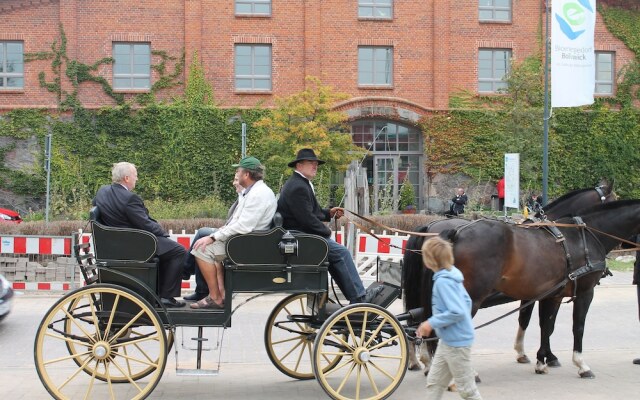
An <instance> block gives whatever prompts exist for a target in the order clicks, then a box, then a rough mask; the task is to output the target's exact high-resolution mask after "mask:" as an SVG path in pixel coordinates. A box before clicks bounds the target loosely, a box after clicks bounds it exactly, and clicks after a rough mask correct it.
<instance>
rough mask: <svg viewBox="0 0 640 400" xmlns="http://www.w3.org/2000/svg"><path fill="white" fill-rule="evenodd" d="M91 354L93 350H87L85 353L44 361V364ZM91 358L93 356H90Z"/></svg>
mask: <svg viewBox="0 0 640 400" xmlns="http://www.w3.org/2000/svg"><path fill="white" fill-rule="evenodd" d="M90 354H91V351H85V352H84V353H77V354H71V355H70V356H65V357H60V358H54V359H53V360H47V361H43V362H42V365H49V364H54V363H59V362H61V361H67V360H71V359H73V358H78V357H82V356H86V355H90ZM89 358H91V357H89Z"/></svg>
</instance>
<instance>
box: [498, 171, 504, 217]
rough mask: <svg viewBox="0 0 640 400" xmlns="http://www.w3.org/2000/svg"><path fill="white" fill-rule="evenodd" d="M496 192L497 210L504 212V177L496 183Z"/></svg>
mask: <svg viewBox="0 0 640 400" xmlns="http://www.w3.org/2000/svg"><path fill="white" fill-rule="evenodd" d="M496 190H497V191H498V210H499V211H502V210H504V176H503V177H502V178H500V180H499V181H498V184H497V185H496Z"/></svg>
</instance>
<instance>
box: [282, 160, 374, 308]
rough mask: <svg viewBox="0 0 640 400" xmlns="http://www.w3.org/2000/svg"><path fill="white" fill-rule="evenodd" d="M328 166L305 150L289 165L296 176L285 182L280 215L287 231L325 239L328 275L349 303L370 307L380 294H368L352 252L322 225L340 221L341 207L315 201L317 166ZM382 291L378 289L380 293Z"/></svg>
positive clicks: (370, 292)
mask: <svg viewBox="0 0 640 400" xmlns="http://www.w3.org/2000/svg"><path fill="white" fill-rule="evenodd" d="M324 163H325V162H324V161H322V160H319V159H318V158H317V157H316V154H315V152H314V151H313V149H302V150H300V151H299V152H298V155H297V157H296V159H295V160H293V161H291V162H290V163H289V164H288V165H289V167H291V168H294V169H295V170H294V172H293V174H291V177H290V178H289V179H288V180H287V181H286V182H285V184H284V186H283V187H282V190H281V191H280V198H279V199H278V212H279V213H280V214H281V215H282V226H283V228H285V229H290V230H297V231H301V232H304V233H310V234H314V235H318V236H322V237H324V238H325V239H327V242H328V244H329V256H328V257H329V272H330V273H331V277H332V278H333V279H334V280H335V282H336V283H337V284H338V287H339V288H340V290H341V291H342V294H344V296H345V297H346V298H347V300H349V302H350V303H370V302H371V300H372V299H373V298H374V297H375V295H376V294H377V291H375V290H374V291H365V289H364V286H363V285H362V280H361V279H360V275H359V274H358V271H357V270H356V266H355V264H354V263H353V258H352V257H351V253H350V252H349V250H348V249H347V248H346V247H344V246H342V245H340V244H338V243H337V242H336V241H335V240H333V239H331V230H330V229H329V227H327V226H326V225H325V224H324V223H323V221H329V220H330V219H331V218H333V217H335V218H340V217H341V216H342V215H343V211H342V209H341V208H339V207H334V208H331V209H322V208H320V205H319V204H318V200H317V199H316V195H315V191H314V188H313V183H311V181H312V180H313V178H315V176H316V174H317V172H318V166H319V165H322V164H324ZM378 290H379V289H378Z"/></svg>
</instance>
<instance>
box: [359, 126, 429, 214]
mask: <svg viewBox="0 0 640 400" xmlns="http://www.w3.org/2000/svg"><path fill="white" fill-rule="evenodd" d="M351 135H352V138H353V142H354V143H355V144H356V145H358V146H360V147H363V148H365V149H367V150H369V152H370V153H371V154H370V155H369V156H367V157H366V158H365V160H364V163H363V166H365V167H366V168H367V180H368V182H369V189H370V193H371V195H372V208H371V209H372V210H373V211H381V210H387V211H395V210H396V209H397V204H398V200H399V190H400V187H401V185H402V183H403V182H404V180H405V179H407V180H409V182H411V184H412V185H413V188H414V193H415V206H416V207H417V208H422V181H423V179H422V174H423V168H422V164H423V150H422V135H421V134H420V130H419V129H418V128H416V127H414V126H411V125H405V124H401V123H398V122H395V121H384V120H373V119H366V120H358V121H354V122H353V123H352V124H351ZM390 206H391V210H389V207H390Z"/></svg>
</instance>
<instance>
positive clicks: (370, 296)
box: [351, 286, 384, 304]
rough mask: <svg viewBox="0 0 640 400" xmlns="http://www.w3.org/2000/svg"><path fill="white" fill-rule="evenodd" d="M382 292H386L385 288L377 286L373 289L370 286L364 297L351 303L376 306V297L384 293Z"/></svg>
mask: <svg viewBox="0 0 640 400" xmlns="http://www.w3.org/2000/svg"><path fill="white" fill-rule="evenodd" d="M382 290H384V287H383V286H376V287H373V288H372V287H371V286H369V287H368V288H367V290H366V291H365V293H364V296H360V297H359V298H358V299H357V300H356V301H352V302H351V303H352V304H353V303H372V304H375V302H374V301H373V300H374V299H375V298H376V296H377V295H378V294H380V292H382Z"/></svg>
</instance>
